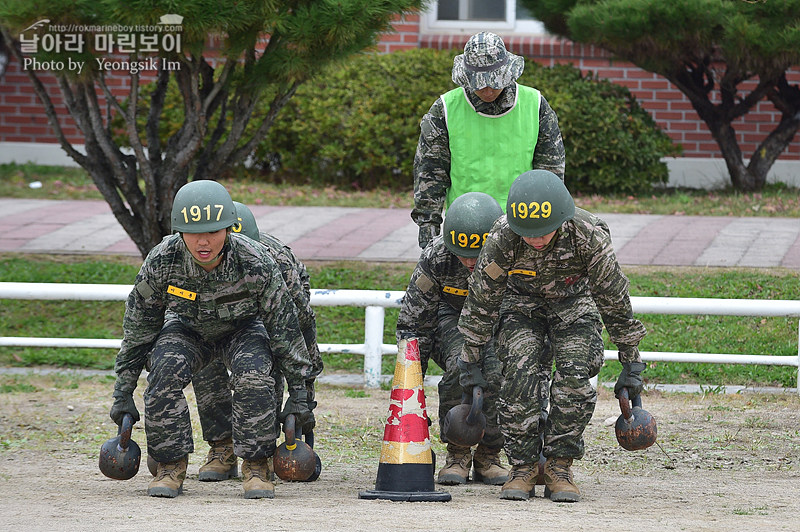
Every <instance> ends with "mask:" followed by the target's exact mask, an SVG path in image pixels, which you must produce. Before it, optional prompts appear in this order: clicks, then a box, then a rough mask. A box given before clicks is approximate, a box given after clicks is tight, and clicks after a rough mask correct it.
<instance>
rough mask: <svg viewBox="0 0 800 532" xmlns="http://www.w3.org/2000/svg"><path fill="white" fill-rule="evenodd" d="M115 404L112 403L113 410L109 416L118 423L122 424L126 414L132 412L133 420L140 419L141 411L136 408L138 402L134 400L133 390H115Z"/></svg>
mask: <svg viewBox="0 0 800 532" xmlns="http://www.w3.org/2000/svg"><path fill="white" fill-rule="evenodd" d="M113 397H114V404H112V405H111V412H109V416H111V419H113V420H114V423H116V424H117V425H120V426H121V425H122V418H123V417H125V414H130V415H131V416H132V417H133V422H134V423H136V422H137V421H139V411H138V410H137V409H136V403H134V401H133V393H132V392H124V391H122V390H114V394H113Z"/></svg>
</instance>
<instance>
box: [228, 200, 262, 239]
mask: <svg viewBox="0 0 800 532" xmlns="http://www.w3.org/2000/svg"><path fill="white" fill-rule="evenodd" d="M233 206H234V207H236V217H237V219H238V220H239V222H238V223H235V224H233V227H232V228H231V231H233V232H234V233H241V234H243V235H244V236H246V237H248V238H252V239H253V240H255V241H256V242H258V241H259V240H260V239H261V236H260V235H259V234H258V224H257V223H256V217H255V216H253V211H251V210H250V209H249V208H248V207H247V205H245V204H244V203H239V202H238V201H234V202H233Z"/></svg>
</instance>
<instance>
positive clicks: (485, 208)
mask: <svg viewBox="0 0 800 532" xmlns="http://www.w3.org/2000/svg"><path fill="white" fill-rule="evenodd" d="M502 215H503V209H502V208H500V204H499V203H497V200H496V199H494V198H493V197H491V196H490V195H489V194H485V193H483V192H467V193H466V194H464V195H461V196H459V197H457V198H456V199H455V200H453V203H451V204H450V207H448V208H447V216H446V217H445V219H444V227H443V233H444V235H443V238H444V245H445V247H447V249H448V250H450V251H451V252H452V253H453V254H455V255H458V256H459V257H465V258H474V257H477V256H478V254H479V253H480V252H481V248H482V247H483V242H484V240H486V235H487V234H488V233H489V230H491V228H492V225H493V224H494V222H495V220H497V219H498V218H499V217H500V216H502Z"/></svg>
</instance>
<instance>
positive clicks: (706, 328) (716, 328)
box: [0, 254, 800, 393]
mask: <svg viewBox="0 0 800 532" xmlns="http://www.w3.org/2000/svg"><path fill="white" fill-rule="evenodd" d="M307 266H308V269H309V273H310V274H311V281H312V282H311V285H312V287H313V288H347V289H376V290H377V289H380V290H405V288H406V284H407V280H408V277H409V276H410V274H411V271H412V268H413V265H411V264H395V263H380V264H373V263H362V262H334V263H314V262H311V263H308V264H307ZM138 267H139V264H138V262H137V261H136V260H135V259H132V258H124V259H123V258H120V259H105V258H104V259H97V258H87V257H75V256H71V257H70V256H68V257H57V258H51V257H46V256H32V255H14V254H0V281H24V282H65V281H67V280H69V282H74V283H111V284H132V282H133V278H134V276H135V275H136V272H137V271H138ZM626 273H627V274H628V276H629V278H630V280H631V295H634V296H654V297H713V298H718V297H724V298H733V299H796V298H797V286H798V283H799V282H800V272H794V271H787V270H764V269H759V270H754V269H740V268H736V269H727V268H726V269H700V268H671V269H656V268H632V269H630V270H628V271H627V272H626ZM123 307H124V305H123V303H122V302H78V301H75V302H73V301H21V300H2V301H0V335H2V336H39V337H76V338H120V337H121V335H122V315H123V311H124V308H123ZM315 312H316V313H317V330H318V338H319V341H320V342H321V343H337V344H338V343H342V344H347V343H362V342H363V340H364V309H363V308H360V307H354V308H351V307H316V308H315ZM397 313H398V311H397V309H387V310H386V320H385V326H384V342H385V343H389V344H391V343H394V327H395V325H396V322H397ZM638 317H639V318H640V319H641V320H642V321H643V322H644V324H645V326H646V327H647V329H648V335H647V336H646V337H645V338H644V340H643V341H642V343H641V345H640V348H641V349H642V350H643V351H675V352H684V351H685V352H700V353H739V354H759V355H786V356H791V355H796V354H797V337H798V336H797V335H798V332H797V327H798V321H797V319H796V318H761V317H728V316H682V315H640V316H638ZM607 348H608V349H613V348H614V347H613V345H612V344H610V343H607ZM115 356H116V353H115V352H114V350H111V349H78V348H75V349H55V348H11V347H4V348H0V365H6V366H9V365H10V366H37V365H48V366H63V367H78V368H98V369H110V368H112V367H113V364H114V358H115ZM324 360H325V364H326V372H345V373H360V372H361V371H362V370H363V363H364V361H363V357H362V356H361V355H347V354H330V355H325V356H324ZM383 372H384V373H385V374H391V373H393V372H394V359H393V357H391V356H386V357H384V359H383ZM618 372H619V363H617V362H609V363H608V364H606V365H605V366H604V368H603V370H602V371H601V373H600V380H601V381H610V380H614V379H615V378H616V375H617V373H618ZM429 373H430V374H432V375H435V374H439V373H441V370H440V369H439V368H438V367H436V366H435V364H431V366H430V368H429ZM796 376H797V370H796V368H793V367H778V366H762V365H757V366H756V365H738V364H689V363H676V362H651V363H650V364H649V365H648V369H647V371H646V373H645V377H646V379H647V380H648V381H650V382H659V383H673V384H680V383H696V384H702V385H704V386H706V388H707V390H709V392H708V393H713V391H714V390H715V389H718V387H719V386H721V385H723V384H725V385H753V386H784V387H793V386H796Z"/></svg>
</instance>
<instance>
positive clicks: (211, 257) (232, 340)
mask: <svg viewBox="0 0 800 532" xmlns="http://www.w3.org/2000/svg"><path fill="white" fill-rule="evenodd" d="M236 222H237V220H236V210H235V207H234V205H233V201H231V198H230V195H229V194H228V192H227V191H226V190H225V188H224V187H223V186H222V185H220V184H219V183H216V182H214V181H205V180H203V181H194V182H191V183H188V184H187V185H184V186H183V187H181V189H180V190H179V191H178V193H177V194H176V196H175V200H174V202H173V207H172V227H173V230H175V231H178V234H173V235H171V236H167V237H165V238H164V240H162V241H161V242H160V243H159V244H158V245H157V246H156V247H154V248H153V249H152V250H151V251H150V253H149V254H148V255H147V257H146V258H145V260H144V263H143V264H142V267H141V269H140V270H139V274H138V275H137V276H136V281H135V286H134V289H133V290H132V291H131V294H130V296H129V297H128V301H127V303H126V307H125V317H124V320H123V331H124V337H123V340H122V348H121V349H120V351H119V353H118V354H117V361H116V366H115V370H116V373H117V380H116V382H115V384H114V394H113V396H114V403H113V405H112V407H111V412H110V416H111V419H113V420H114V422H116V423H117V424H120V423H121V422H122V418H123V417H124V415H125V414H131V415H132V416H133V418H134V419H135V420H138V419H139V412H138V410H137V409H136V404H135V403H134V400H133V391H134V389H135V388H136V383H137V380H138V378H139V375H140V374H141V372H142V369H143V368H144V367H145V365H146V366H147V369H148V371H149V374H148V377H147V382H148V385H147V389H146V390H145V393H144V404H145V432H146V436H147V452H148V455H149V456H152V457H153V459H155V460H156V462H157V469H156V475H155V478H154V479H153V480H152V481H151V482H150V485H149V486H148V490H147V491H148V494H149V495H151V496H157V497H176V496H177V495H178V494H179V493H181V491H182V488H183V481H184V479H185V478H186V466H187V462H188V454H189V453H191V452H192V451H193V450H194V444H193V442H192V427H191V423H190V420H189V408H188V405H187V402H186V398H185V396H184V394H183V388H185V387H186V386H187V385H188V384H189V382H191V379H192V376H193V375H194V374H195V373H197V372H198V371H200V370H201V369H202V368H203V367H205V366H206V365H208V363H209V362H211V361H212V360H215V359H217V358H220V359H222V360H223V361H224V363H225V366H226V367H227V368H228V369H229V370H230V372H231V377H230V388H231V389H232V391H233V397H232V403H233V407H232V412H231V416H232V420H233V421H232V423H233V441H234V452H235V453H236V455H237V456H239V457H241V458H242V476H243V483H242V485H243V488H244V495H245V497H246V498H272V497H274V486H273V485H272V482H270V480H269V468H268V462H269V461H270V460H271V457H272V454H273V453H274V451H275V440H276V437H277V431H276V424H275V410H276V398H275V395H274V393H275V392H274V389H275V381H274V379H273V378H272V376H271V374H272V368H273V365H274V364H278V366H279V367H280V369H281V372H282V373H283V375H284V376H285V377H286V379H287V381H288V382H289V388H290V390H289V399H288V400H287V402H286V405H285V406H284V410H283V415H285V414H287V413H293V414H295V415H296V416H297V422H298V424H299V425H300V426H302V427H303V428H304V429H311V428H313V425H314V415H313V413H312V412H311V410H310V408H309V404H308V400H307V393H306V382H307V381H308V379H309V378H310V377H311V372H312V369H311V368H312V362H311V360H310V358H309V355H308V350H307V348H306V346H305V345H304V342H303V336H302V333H301V331H300V325H299V322H298V318H297V309H296V308H295V305H294V303H293V302H292V299H291V296H290V294H289V291H288V289H287V287H286V283H285V282H284V281H283V277H282V276H281V273H280V269H279V268H278V265H277V264H276V263H275V261H274V259H273V258H272V256H271V255H270V253H269V252H268V251H267V250H266V248H264V246H262V245H261V244H259V243H258V242H254V241H253V240H251V239H249V238H247V237H245V236H242V235H238V234H231V232H230V228H231V226H233V225H234V224H235V223H236ZM167 310H169V311H170V312H171V314H172V315H174V316H172V317H171V318H170V319H166V312H167Z"/></svg>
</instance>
